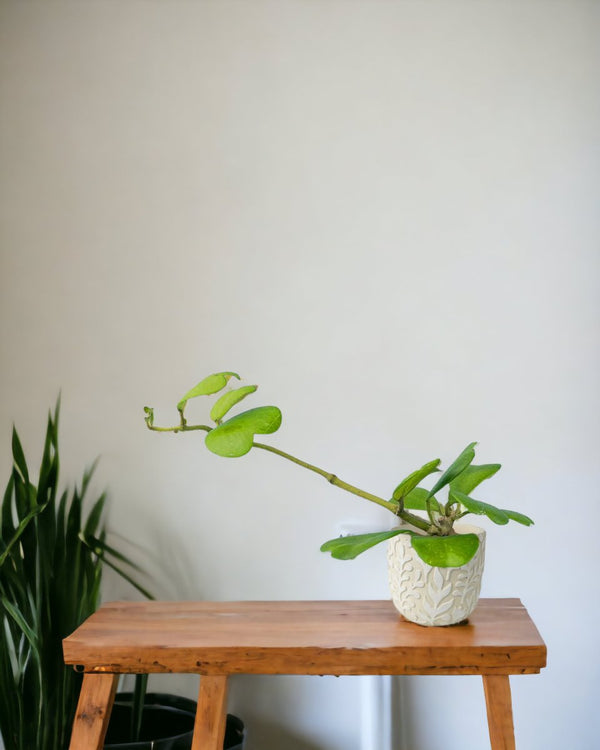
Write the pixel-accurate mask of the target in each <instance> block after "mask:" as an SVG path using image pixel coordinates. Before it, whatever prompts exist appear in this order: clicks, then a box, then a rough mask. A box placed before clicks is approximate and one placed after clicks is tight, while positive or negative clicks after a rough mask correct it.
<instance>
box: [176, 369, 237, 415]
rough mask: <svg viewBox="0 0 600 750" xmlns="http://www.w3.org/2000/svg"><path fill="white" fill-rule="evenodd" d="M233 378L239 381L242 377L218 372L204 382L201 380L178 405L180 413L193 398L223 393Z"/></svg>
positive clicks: (232, 373) (231, 373)
mask: <svg viewBox="0 0 600 750" xmlns="http://www.w3.org/2000/svg"><path fill="white" fill-rule="evenodd" d="M231 378H237V379H238V380H239V379H240V376H239V375H238V374H237V373H235V372H216V373H214V374H213V375H209V376H208V377H206V378H204V380H201V381H200V382H199V383H198V385H195V386H194V387H193V388H192V389H191V390H189V391H188V392H187V393H186V394H185V396H183V397H182V399H181V400H180V401H179V403H178V404H177V409H178V411H182V410H183V409H185V405H186V404H187V402H188V401H189V400H190V399H191V398H196V396H210V395H211V394H212V393H218V392H219V391H222V390H223V388H225V386H226V385H227V383H228V382H229V380H230V379H231Z"/></svg>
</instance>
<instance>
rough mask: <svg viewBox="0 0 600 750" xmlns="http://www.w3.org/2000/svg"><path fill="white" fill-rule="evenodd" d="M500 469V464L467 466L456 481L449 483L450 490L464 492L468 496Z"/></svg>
mask: <svg viewBox="0 0 600 750" xmlns="http://www.w3.org/2000/svg"><path fill="white" fill-rule="evenodd" d="M500 468H501V465H500V464H481V466H473V464H471V465H470V466H467V468H466V469H465V470H464V471H463V472H461V473H460V474H459V475H458V476H457V477H456V479H453V480H452V482H450V486H451V487H452V489H455V490H458V491H459V492H464V493H465V495H468V494H469V493H470V492H473V490H474V489H475V487H478V486H479V485H480V484H481V483H482V482H483V480H484V479H489V477H491V476H493V475H494V474H495V473H496V472H497V471H498V470H499V469H500Z"/></svg>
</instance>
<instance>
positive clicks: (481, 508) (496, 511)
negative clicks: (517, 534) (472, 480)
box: [450, 490, 508, 526]
mask: <svg viewBox="0 0 600 750" xmlns="http://www.w3.org/2000/svg"><path fill="white" fill-rule="evenodd" d="M450 500H451V501H458V502H459V503H460V504H461V505H464V507H465V508H466V509H467V510H468V511H469V513H476V514H477V515H478V516H487V517H488V518H489V519H490V521H493V522H494V523H497V524H498V525H499V526H504V525H505V524H507V523H508V516H507V514H506V513H505V512H504V511H503V510H500V508H496V506H495V505H490V504H489V503H482V502H481V500H475V499H474V498H472V497H469V496H468V495H465V494H464V492H459V491H458V490H450Z"/></svg>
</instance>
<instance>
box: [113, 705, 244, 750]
mask: <svg viewBox="0 0 600 750" xmlns="http://www.w3.org/2000/svg"><path fill="white" fill-rule="evenodd" d="M132 699H133V694H132V693H119V694H118V695H117V697H116V699H115V703H114V706H113V710H112V714H111V717H110V723H109V725H108V732H107V734H106V741H105V744H104V749H105V750H190V748H191V747H192V736H193V732H194V719H195V716H196V702H195V701H193V700H190V699H189V698H183V697H181V696H178V695H167V694H164V693H147V695H146V701H145V704H144V715H143V719H142V731H141V737H140V741H139V742H129V741H128V738H129V728H130V724H131V706H132ZM243 747H244V724H243V722H242V720H241V719H239V718H238V717H237V716H233V715H231V714H228V715H227V725H226V729H225V742H224V744H223V748H224V750H242V749H243Z"/></svg>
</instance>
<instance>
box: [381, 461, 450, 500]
mask: <svg viewBox="0 0 600 750" xmlns="http://www.w3.org/2000/svg"><path fill="white" fill-rule="evenodd" d="M439 465H440V459H439V458H435V459H434V460H433V461H429V463H426V464H424V465H423V466H421V468H420V469H417V470H416V471H413V473H412V474H409V475H408V476H407V477H406V478H405V479H403V480H402V481H401V482H400V484H399V485H398V486H397V487H396V489H395V490H394V494H393V495H392V499H393V500H397V501H398V502H399V501H400V500H401V499H402V498H403V497H406V495H408V493H409V492H410V491H411V490H414V488H415V487H416V486H417V485H418V484H419V482H420V481H421V480H422V479H425V477H428V476H429V475H430V474H433V472H434V471H438V466H439Z"/></svg>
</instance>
